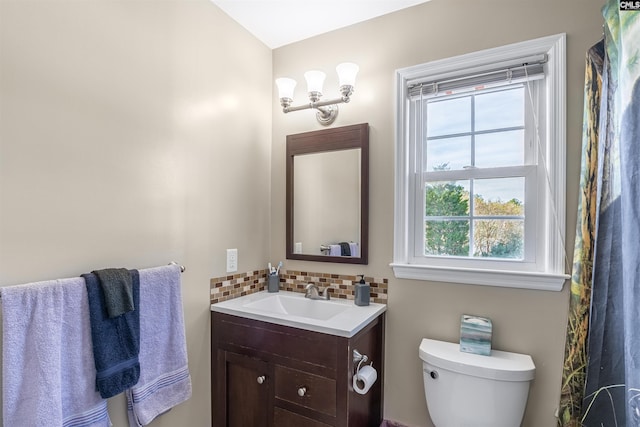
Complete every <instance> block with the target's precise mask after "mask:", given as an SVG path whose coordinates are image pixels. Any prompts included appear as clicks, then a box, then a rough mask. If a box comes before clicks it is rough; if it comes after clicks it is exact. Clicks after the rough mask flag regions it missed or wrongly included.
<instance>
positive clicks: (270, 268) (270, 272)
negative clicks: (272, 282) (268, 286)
mask: <svg viewBox="0 0 640 427" xmlns="http://www.w3.org/2000/svg"><path fill="white" fill-rule="evenodd" d="M269 274H273V267H272V266H271V263H269Z"/></svg>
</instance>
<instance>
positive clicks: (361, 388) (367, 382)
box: [353, 366, 378, 394]
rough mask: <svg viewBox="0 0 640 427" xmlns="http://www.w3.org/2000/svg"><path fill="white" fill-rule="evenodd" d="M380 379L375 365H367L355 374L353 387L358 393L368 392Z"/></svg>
mask: <svg viewBox="0 0 640 427" xmlns="http://www.w3.org/2000/svg"><path fill="white" fill-rule="evenodd" d="M377 379H378V372H377V371H376V370H375V368H374V367H373V366H365V367H363V368H361V369H359V370H358V372H356V374H355V375H354V376H353V389H354V390H355V392H356V393H358V394H367V392H368V391H369V389H370V388H371V386H373V384H374V383H375V382H376V380H377Z"/></svg>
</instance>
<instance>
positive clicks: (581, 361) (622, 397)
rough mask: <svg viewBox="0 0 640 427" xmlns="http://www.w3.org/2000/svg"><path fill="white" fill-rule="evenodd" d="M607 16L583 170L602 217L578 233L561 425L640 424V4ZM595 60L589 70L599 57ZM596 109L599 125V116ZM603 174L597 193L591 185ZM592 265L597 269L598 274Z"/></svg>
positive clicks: (614, 8)
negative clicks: (599, 82)
mask: <svg viewBox="0 0 640 427" xmlns="http://www.w3.org/2000/svg"><path fill="white" fill-rule="evenodd" d="M603 15H604V18H605V27H604V29H605V43H604V61H603V67H602V77H601V79H602V86H601V91H600V93H599V95H598V93H597V91H595V92H596V93H595V94H593V95H594V96H595V98H594V97H592V96H590V95H591V94H590V87H592V86H593V83H592V82H591V81H590V80H588V83H587V86H586V95H587V97H588V101H585V108H586V109H591V108H592V105H593V104H594V103H596V102H597V97H598V96H599V97H600V107H599V111H597V113H596V112H587V111H585V117H588V118H589V119H590V120H591V121H587V122H585V137H584V140H585V144H586V145H587V147H584V148H585V154H584V156H583V177H582V179H581V185H582V186H583V187H582V191H583V200H582V202H581V207H580V214H581V216H582V217H584V216H585V215H587V216H589V213H586V212H585V210H586V211H589V212H592V213H593V214H594V215H595V217H594V218H589V219H587V220H586V222H585V220H582V219H581V218H579V225H578V234H577V240H580V241H579V242H578V243H577V244H576V255H575V256H576V258H577V261H576V262H575V263H574V271H573V277H572V287H571V291H572V296H571V305H570V320H569V325H568V332H567V350H566V363H565V371H564V378H563V391H562V401H561V412H560V417H559V424H560V425H562V426H571V427H573V426H585V427H596V426H597V427H602V426H607V427H623V426H629V427H632V426H635V427H638V426H640V334H638V333H637V332H636V329H637V328H638V327H639V326H640V43H639V42H638V41H640V11H628V10H621V3H620V2H619V0H609V1H608V2H607V4H606V5H605V7H604V8H603ZM594 48H595V47H594ZM595 49H597V48H595ZM592 51H593V49H592ZM590 53H592V52H590ZM587 69H588V71H587V76H589V70H590V69H591V66H590V65H588V68H587ZM596 86H597V85H596ZM596 118H597V120H598V124H597V129H595V127H594V126H595V123H594V122H593V119H596ZM594 152H597V155H596V157H597V167H594V163H593V162H594V160H593V156H594ZM594 169H595V170H594ZM592 173H593V174H592ZM593 182H595V184H596V189H595V192H596V195H595V197H594V196H593V191H594V189H593V188H592V187H590V186H591V185H592V184H593ZM586 194H588V195H589V196H588V197H589V198H591V202H593V201H594V200H595V206H593V204H591V205H588V204H586V203H585V200H584V198H585V195H586ZM587 206H589V207H587ZM585 223H586V224H589V225H588V227H589V226H593V225H594V224H595V228H594V229H593V232H589V231H588V230H587V231H586V232H584V224H585ZM588 227H587V228H588ZM585 236H586V238H585ZM592 247H593V251H592V254H589V251H590V250H591V248H592ZM589 268H592V270H593V271H592V273H591V275H590V277H589V273H588V269H589ZM589 288H590V293H591V296H590V301H589ZM587 323H588V340H587V342H585V328H587ZM585 349H586V354H585V353H584V352H585ZM581 353H582V354H581ZM585 372H586V381H585V385H584V388H583V387H581V382H582V381H584V378H585Z"/></svg>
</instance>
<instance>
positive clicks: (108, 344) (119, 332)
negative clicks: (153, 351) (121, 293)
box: [82, 270, 140, 399]
mask: <svg viewBox="0 0 640 427" xmlns="http://www.w3.org/2000/svg"><path fill="white" fill-rule="evenodd" d="M130 272H131V279H132V285H133V287H132V289H133V304H134V307H135V309H134V310H132V311H129V312H127V313H125V314H123V315H121V316H118V317H109V314H108V312H107V308H106V305H105V298H104V293H103V292H102V288H101V286H100V281H99V279H98V276H96V275H95V274H93V273H88V274H83V275H82V277H83V278H84V280H85V282H86V285H87V294H88V298H89V319H90V321H91V340H92V342H93V359H94V362H95V365H96V371H97V373H96V387H97V389H98V391H99V392H100V396H102V397H103V398H105V399H107V398H109V397H112V396H115V395H116V394H119V393H122V392H123V391H125V390H127V389H128V388H131V387H132V386H134V385H136V384H137V383H138V378H140V363H139V361H138V353H139V351H140V310H139V307H140V275H139V273H138V271H137V270H130Z"/></svg>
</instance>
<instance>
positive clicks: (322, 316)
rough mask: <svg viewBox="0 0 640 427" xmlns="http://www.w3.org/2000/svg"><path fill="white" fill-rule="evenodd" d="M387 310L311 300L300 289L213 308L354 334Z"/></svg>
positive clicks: (349, 302) (263, 294)
mask: <svg viewBox="0 0 640 427" xmlns="http://www.w3.org/2000/svg"><path fill="white" fill-rule="evenodd" d="M386 309H387V306H386V305H385V304H376V303H371V304H370V305H368V306H363V307H360V306H357V305H355V304H354V303H353V301H352V300H345V299H337V298H335V299H333V300H328V301H327V300H311V299H308V298H305V297H304V294H302V293H300V292H287V291H280V292H277V293H269V292H267V291H263V292H258V293H255V294H251V295H246V296H243V297H239V298H234V299H232V300H228V301H224V302H219V303H217V304H211V310H212V311H217V312H220V313H226V314H231V315H235V316H241V317H247V318H250V319H254V320H262V321H265V322H270V323H276V324H280V325H285V326H293V327H296V328H300V329H306V330H310V331H316V332H323V333H328V334H332V335H339V336H345V337H351V336H353V335H355V334H356V333H358V331H360V330H361V329H362V328H364V327H365V326H366V325H367V324H368V323H369V322H371V321H372V320H373V319H375V318H376V317H378V316H379V315H380V314H381V313H383V312H384V311H385V310H386Z"/></svg>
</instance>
